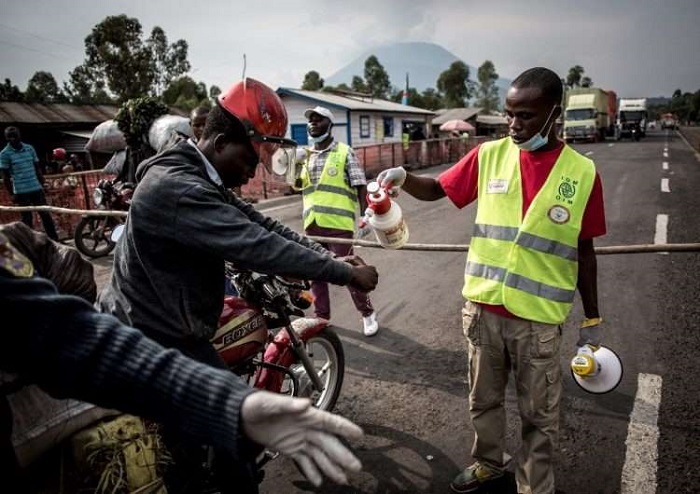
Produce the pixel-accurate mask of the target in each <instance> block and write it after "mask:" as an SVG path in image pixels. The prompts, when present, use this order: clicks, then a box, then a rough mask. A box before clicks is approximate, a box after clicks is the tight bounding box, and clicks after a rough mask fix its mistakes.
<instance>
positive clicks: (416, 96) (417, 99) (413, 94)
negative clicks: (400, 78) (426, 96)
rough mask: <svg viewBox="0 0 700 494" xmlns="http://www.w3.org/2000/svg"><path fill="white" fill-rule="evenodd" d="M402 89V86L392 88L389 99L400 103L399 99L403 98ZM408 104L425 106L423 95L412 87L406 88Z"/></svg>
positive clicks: (419, 106) (418, 106)
mask: <svg viewBox="0 0 700 494" xmlns="http://www.w3.org/2000/svg"><path fill="white" fill-rule="evenodd" d="M403 91H404V90H403V89H402V88H394V90H393V92H392V93H391V98H389V99H390V100H391V101H394V102H395V103H401V100H402V99H403ZM408 105H409V106H415V107H416V108H425V103H424V102H423V95H422V94H420V93H419V92H418V90H417V89H416V88H414V87H409V88H408Z"/></svg>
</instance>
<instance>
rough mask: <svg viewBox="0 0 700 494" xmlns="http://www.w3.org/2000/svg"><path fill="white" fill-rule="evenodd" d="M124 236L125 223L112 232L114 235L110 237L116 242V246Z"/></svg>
mask: <svg viewBox="0 0 700 494" xmlns="http://www.w3.org/2000/svg"><path fill="white" fill-rule="evenodd" d="M123 234H124V223H122V224H121V225H117V226H116V227H115V228H114V230H112V234H111V235H110V236H109V239H110V240H111V241H112V242H114V243H115V244H116V243H117V242H119V238H120V237H121V236H122V235H123Z"/></svg>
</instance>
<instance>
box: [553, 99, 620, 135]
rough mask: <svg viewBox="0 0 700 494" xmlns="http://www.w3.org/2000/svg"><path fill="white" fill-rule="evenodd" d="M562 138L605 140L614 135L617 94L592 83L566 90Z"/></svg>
mask: <svg viewBox="0 0 700 494" xmlns="http://www.w3.org/2000/svg"><path fill="white" fill-rule="evenodd" d="M565 100H566V104H565V106H566V107H565V111H564V140H565V141H566V142H572V141H592V142H598V141H604V140H605V137H606V136H608V135H613V132H614V123H615V109H616V107H617V95H616V94H615V92H614V91H610V90H605V89H601V88H595V87H584V88H575V89H570V90H568V91H567V92H566V98H565Z"/></svg>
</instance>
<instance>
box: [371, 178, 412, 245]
mask: <svg viewBox="0 0 700 494" xmlns="http://www.w3.org/2000/svg"><path fill="white" fill-rule="evenodd" d="M368 223H369V225H370V226H371V227H372V229H373V230H374V235H375V236H376V237H377V241H378V242H379V243H380V244H381V245H382V247H384V248H386V249H400V248H401V247H403V246H404V245H405V244H406V242H408V226H407V225H406V222H405V221H404V220H403V214H402V213H401V207H399V205H398V204H397V203H396V202H394V201H392V200H391V198H390V197H389V194H388V193H387V191H386V189H384V188H382V187H381V186H380V185H379V184H378V183H377V182H370V183H369V184H367V210H366V211H365V216H364V218H362V220H361V221H360V227H364V226H365V225H366V224H368Z"/></svg>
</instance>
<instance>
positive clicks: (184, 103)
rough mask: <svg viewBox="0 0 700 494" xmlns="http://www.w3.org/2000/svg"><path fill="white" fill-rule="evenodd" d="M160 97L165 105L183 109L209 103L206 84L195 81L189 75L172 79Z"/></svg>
mask: <svg viewBox="0 0 700 494" xmlns="http://www.w3.org/2000/svg"><path fill="white" fill-rule="evenodd" d="M162 99H163V103H165V104H166V105H168V106H174V107H176V108H180V109H182V110H185V111H190V110H192V109H194V108H196V107H197V106H199V105H209V104H210V103H209V96H208V93H207V86H206V85H205V84H204V83H203V82H195V80H194V79H192V78H191V77H190V76H182V77H179V78H177V79H175V80H174V81H172V82H171V83H170V84H169V85H168V87H167V88H166V89H165V91H163V96H162Z"/></svg>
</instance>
